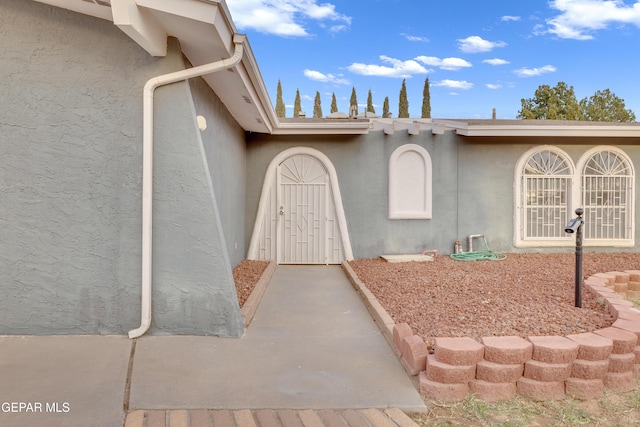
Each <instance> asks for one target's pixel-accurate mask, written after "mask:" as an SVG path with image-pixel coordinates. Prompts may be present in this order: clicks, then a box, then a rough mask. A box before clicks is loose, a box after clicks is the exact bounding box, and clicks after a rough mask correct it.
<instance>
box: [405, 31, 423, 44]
mask: <svg viewBox="0 0 640 427" xmlns="http://www.w3.org/2000/svg"><path fill="white" fill-rule="evenodd" d="M400 35H401V36H402V37H404V38H405V39H407V40H409V41H410V42H425V43H426V42H428V41H429V39H428V38H426V37H421V36H413V35H411V34H406V33H401V34H400Z"/></svg>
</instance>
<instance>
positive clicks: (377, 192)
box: [247, 131, 640, 258]
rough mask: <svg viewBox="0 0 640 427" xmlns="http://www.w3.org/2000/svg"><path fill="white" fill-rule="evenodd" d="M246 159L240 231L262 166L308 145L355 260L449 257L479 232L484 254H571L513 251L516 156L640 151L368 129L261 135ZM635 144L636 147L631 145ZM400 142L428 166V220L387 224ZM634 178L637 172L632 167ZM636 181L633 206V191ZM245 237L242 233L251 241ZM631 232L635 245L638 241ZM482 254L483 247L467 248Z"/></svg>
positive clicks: (580, 142) (636, 154)
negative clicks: (336, 194) (329, 186)
mask: <svg viewBox="0 0 640 427" xmlns="http://www.w3.org/2000/svg"><path fill="white" fill-rule="evenodd" d="M248 141H249V142H248V145H247V147H248V155H247V156H248V157H247V198H248V199H247V229H248V230H252V229H253V226H254V221H255V216H256V214H257V206H258V202H259V200H260V192H261V189H262V187H261V186H262V180H263V179H264V174H265V172H266V169H267V166H268V165H269V162H270V161H271V160H272V159H273V158H274V157H275V156H276V155H277V154H278V153H280V152H281V151H283V150H285V149H287V148H290V147H295V146H309V147H313V148H315V149H318V150H319V151H321V152H323V153H324V154H326V155H327V157H329V159H330V160H331V161H332V163H333V164H334V166H335V168H336V172H337V174H338V180H339V185H340V191H341V193H342V199H343V204H344V208H345V215H346V217H347V218H346V219H347V226H348V229H349V235H350V238H351V245H352V248H353V253H354V257H355V258H368V257H377V256H379V255H381V254H410V253H420V252H422V251H423V250H425V249H437V250H438V251H440V252H441V253H443V254H450V253H452V252H453V247H454V242H455V241H456V240H458V239H459V240H461V241H462V243H463V248H464V250H467V242H468V236H469V235H471V234H484V235H486V236H487V239H488V242H489V245H490V247H491V249H493V250H497V251H503V252H518V251H571V250H573V249H572V248H571V247H567V248H556V249H553V248H529V249H520V248H516V247H514V243H513V241H514V240H513V229H514V221H515V212H514V210H515V207H514V172H515V167H516V164H517V162H518V160H519V158H520V157H521V156H522V155H523V154H524V153H525V152H526V151H527V150H529V149H530V148H532V147H535V146H539V145H544V144H550V145H554V146H556V147H558V148H560V149H562V150H564V151H565V152H567V153H568V154H569V155H570V156H571V158H572V159H573V161H574V162H577V161H578V159H579V158H580V156H581V155H582V154H584V153H585V152H586V151H587V150H589V149H590V148H592V147H594V146H596V145H606V144H610V145H612V146H616V147H619V148H621V149H622V150H623V151H625V153H627V155H628V156H629V157H630V158H631V160H632V161H633V162H634V165H637V164H640V163H639V162H640V150H639V149H638V147H637V145H635V144H633V141H630V140H621V139H616V140H612V139H591V140H587V139H584V138H582V139H578V138H543V139H541V138H535V139H534V138H532V139H515V138H511V139H508V138H502V139H491V138H465V137H461V136H457V135H455V134H454V133H453V132H451V131H446V132H445V133H444V134H443V135H432V134H431V132H428V131H423V132H420V134H419V135H408V133H407V131H396V132H395V133H394V134H392V135H385V134H384V132H382V131H371V132H370V133H369V134H368V135H363V136H340V137H330V136H313V137H311V136H305V137H296V136H265V135H250V136H249V138H248ZM636 142H637V141H636ZM402 144H417V145H420V146H422V147H423V148H425V149H426V150H427V152H428V153H429V155H430V156H431V160H432V163H433V175H432V178H433V216H432V218H431V219H410V220H395V219H393V220H392V219H389V218H388V179H389V173H388V169H389V158H390V156H391V153H393V151H394V150H395V149H396V148H398V147H399V146H400V145H402ZM636 174H637V167H636ZM637 181H638V178H637V176H636V187H635V188H636V206H635V212H637V211H638V210H637V206H638V202H639V195H640V188H638V184H637ZM250 237H251V234H250V233H247V238H248V239H250ZM638 237H639V236H638V227H636V240H637V239H638ZM474 245H475V246H474V248H475V249H477V248H478V245H480V248H482V247H483V246H482V242H481V241H479V240H477V241H475V242H474ZM597 250H602V251H613V250H618V251H621V250H622V251H634V250H636V249H635V248H598V249H597Z"/></svg>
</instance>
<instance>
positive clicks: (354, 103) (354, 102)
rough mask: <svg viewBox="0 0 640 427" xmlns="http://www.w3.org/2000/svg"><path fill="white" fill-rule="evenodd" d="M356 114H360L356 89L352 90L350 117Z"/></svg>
mask: <svg viewBox="0 0 640 427" xmlns="http://www.w3.org/2000/svg"><path fill="white" fill-rule="evenodd" d="M352 112H354V113H355V114H354V115H357V114H358V98H357V97H356V88H355V87H352V89H351V99H350V100H349V115H351V113H352Z"/></svg>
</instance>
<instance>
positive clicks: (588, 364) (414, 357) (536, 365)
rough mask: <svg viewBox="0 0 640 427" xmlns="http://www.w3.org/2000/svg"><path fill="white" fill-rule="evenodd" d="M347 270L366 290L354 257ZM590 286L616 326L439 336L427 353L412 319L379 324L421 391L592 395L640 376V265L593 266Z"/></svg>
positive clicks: (440, 397) (457, 397) (453, 396)
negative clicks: (639, 303)
mask: <svg viewBox="0 0 640 427" xmlns="http://www.w3.org/2000/svg"><path fill="white" fill-rule="evenodd" d="M345 270H346V272H347V273H348V275H350V276H351V281H352V283H353V284H354V286H355V287H356V290H358V291H359V292H360V293H361V295H363V293H362V292H361V290H360V289H359V288H362V287H364V285H363V284H362V282H360V280H359V279H358V278H357V276H356V275H355V272H354V271H353V270H352V269H351V268H350V266H348V265H346V266H345ZM365 289H366V288H365ZM584 289H585V290H586V291H588V292H591V293H592V294H593V295H594V296H595V297H596V298H599V299H600V298H601V299H602V301H603V302H604V304H606V306H607V308H608V310H609V312H610V313H611V314H612V315H613V317H614V320H615V321H614V323H613V324H612V325H611V326H610V327H607V328H604V329H598V330H596V331H593V332H589V333H582V334H574V335H568V336H566V337H563V336H531V337H528V338H526V339H525V338H521V337H515V336H508V337H484V338H482V339H481V342H478V341H476V340H474V339H471V338H467V337H462V338H436V339H435V345H434V347H433V354H428V351H427V346H426V344H425V343H424V341H423V340H422V338H420V337H419V336H418V335H415V334H413V331H412V330H411V328H410V326H409V325H408V324H406V323H401V324H395V325H393V326H392V332H391V334H390V333H389V331H388V328H389V326H391V325H389V324H388V323H386V324H385V325H381V326H383V332H384V333H385V336H386V337H387V339H388V340H389V342H390V344H391V345H392V347H393V349H394V351H395V353H396V354H397V355H398V356H399V357H400V360H401V362H402V365H403V366H404V368H405V369H406V371H407V372H408V373H409V375H412V376H416V375H417V376H418V379H419V384H420V393H421V394H422V395H423V396H424V397H426V398H428V399H431V400H436V401H444V402H458V401H462V400H464V399H465V397H466V396H467V395H468V394H469V393H474V394H475V395H476V397H478V398H479V399H482V400H485V401H496V400H505V399H511V398H513V397H515V396H516V394H520V395H523V396H527V397H529V398H531V399H534V400H555V399H562V398H564V397H565V396H571V397H574V398H577V399H583V400H589V399H594V398H597V397H600V396H602V395H603V393H604V390H605V389H607V390H611V391H614V392H626V391H630V390H632V389H633V388H634V380H635V379H640V345H639V343H640V310H638V309H636V308H634V307H633V304H632V303H631V301H629V300H627V299H626V298H627V296H628V297H629V298H637V297H638V295H640V270H628V271H622V272H618V271H614V272H608V273H597V274H594V275H593V276H591V277H589V278H587V279H586V280H585V281H584ZM366 302H367V306H368V307H369V309H370V310H371V307H372V306H373V304H371V303H370V302H368V301H366ZM376 304H377V301H376ZM377 305H378V306H379V304H377ZM390 335H391V336H390Z"/></svg>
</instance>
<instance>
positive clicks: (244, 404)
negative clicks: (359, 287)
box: [0, 266, 426, 427]
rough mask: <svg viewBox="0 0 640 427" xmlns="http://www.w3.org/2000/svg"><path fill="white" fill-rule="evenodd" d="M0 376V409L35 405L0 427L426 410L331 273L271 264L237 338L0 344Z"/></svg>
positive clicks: (277, 419)
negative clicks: (266, 284) (260, 294)
mask: <svg viewBox="0 0 640 427" xmlns="http://www.w3.org/2000/svg"><path fill="white" fill-rule="evenodd" d="M130 360H131V363H129V361H130ZM0 374H1V375H2V381H0V400H2V402H18V403H19V402H23V403H38V402H39V403H42V409H43V410H42V411H40V412H38V411H31V412H28V411H27V410H26V409H28V408H25V410H22V411H12V410H7V411H4V410H2V411H0V425H3V426H5V425H9V426H11V425H15V426H22V425H50V426H54V425H89V424H90V425H100V426H122V425H123V423H124V422H125V415H126V414H125V410H124V409H123V408H128V414H129V416H128V417H127V419H126V425H127V427H151V426H155V425H159V426H160V425H162V426H165V425H167V426H170V425H171V426H173V425H176V426H177V425H180V426H182V425H185V426H186V425H194V426H195V425H208V424H204V421H202V423H200V422H199V421H198V422H196V423H194V422H193V420H194V417H196V418H197V417H200V418H197V419H198V420H204V419H206V420H211V421H213V420H214V418H215V417H218V418H219V419H227V420H235V421H236V422H237V420H238V419H240V420H241V422H240V423H236V424H231V423H228V424H222V425H230V426H233V425H239V426H244V425H245V422H246V423H247V424H246V425H247V426H251V425H256V426H263V425H264V426H279V425H284V426H288V425H292V426H294V425H301V426H302V425H303V426H323V425H327V426H328V425H341V424H337V422H338V421H339V422H341V423H342V425H363V426H368V425H369V426H404V425H411V424H407V419H406V417H405V418H397V417H396V418H393V417H392V416H391V415H390V414H396V416H400V415H398V414H399V413H400V414H401V411H398V410H397V409H390V410H389V409H388V408H400V409H401V410H404V411H425V410H426V407H425V405H424V403H423V401H422V399H421V398H420V396H419V394H418V392H417V391H416V388H415V387H414V385H413V383H412V381H411V380H410V379H409V377H408V376H407V374H406V373H405V372H404V370H403V369H402V367H401V365H400V363H399V362H398V360H397V359H396V357H395V355H394V354H393V352H392V351H391V348H390V347H389V345H388V344H387V342H386V341H385V339H384V337H383V336H382V334H381V332H380V330H379V329H378V327H377V326H376V324H375V323H374V322H373V320H372V319H371V316H370V315H369V313H368V312H367V310H366V308H365V306H364V304H363V303H362V301H361V300H360V298H359V296H358V294H357V293H356V292H355V291H354V289H353V288H352V286H351V284H350V283H349V281H348V279H347V278H346V276H345V274H344V272H343V271H342V270H341V268H340V267H339V266H330V267H326V266H279V267H278V268H277V269H276V271H275V273H274V276H273V277H272V279H271V282H270V284H269V287H268V288H267V291H266V293H265V295H264V297H263V299H262V302H261V304H260V306H259V308H258V310H257V312H256V314H255V317H254V319H253V321H252V323H251V326H250V327H249V328H248V329H247V331H246V334H245V336H244V337H242V338H240V339H225V338H217V337H194V336H145V337H142V338H139V339H138V340H137V342H135V343H134V342H133V341H130V340H128V339H127V338H126V337H120V336H117V337H99V336H89V337H86V336H85V337H78V336H62V337H0ZM54 403H57V404H58V406H56V407H55V408H59V410H58V411H55V412H54V411H53V409H54V406H53V404H54ZM18 407H19V405H18ZM371 408H373V409H371ZM9 409H12V408H11V407H10V408H9ZM45 409H46V410H45ZM249 416H250V417H249ZM203 417H204V418H203ZM238 417H240V418H238ZM88 420H90V422H89V424H87V421H88ZM249 420H251V422H250V421H249ZM331 420H333V421H331ZM336 420H338V421H336ZM372 420H378V421H372ZM376 422H378V424H376ZM251 423H254V424H251Z"/></svg>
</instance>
